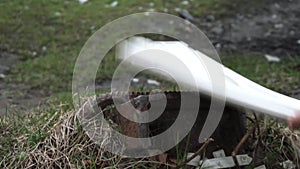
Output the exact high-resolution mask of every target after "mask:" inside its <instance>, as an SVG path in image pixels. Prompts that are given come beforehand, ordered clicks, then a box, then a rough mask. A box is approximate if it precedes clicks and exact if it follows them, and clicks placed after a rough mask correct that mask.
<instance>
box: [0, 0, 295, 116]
mask: <svg viewBox="0 0 300 169" xmlns="http://www.w3.org/2000/svg"><path fill="white" fill-rule="evenodd" d="M255 2H257V1H255ZM253 3H254V2H252V4H251V1H245V0H242V1H239V2H237V3H235V4H231V5H229V6H228V8H229V9H230V11H231V12H230V14H229V15H219V16H213V15H205V16H201V17H194V21H192V22H193V23H194V24H195V25H197V26H198V27H199V28H200V29H201V30H202V31H204V33H205V34H206V35H207V36H208V38H209V39H210V40H211V41H212V42H213V44H214V45H215V46H216V48H217V49H218V50H219V51H220V52H221V54H222V53H226V52H247V51H251V52H260V53H264V54H272V55H276V56H279V57H293V56H299V55H300V31H299V28H300V22H299V18H300V10H299V9H300V1H299V0H287V1H281V0H266V1H264V2H263V3H261V4H259V5H257V4H255V3H254V4H253ZM18 61H19V56H18V55H16V54H12V53H8V52H4V51H2V52H0V90H1V93H0V114H4V113H5V112H7V108H8V109H11V108H14V109H16V110H22V111H23V110H24V111H25V110H29V109H30V108H32V107H34V106H37V105H38V104H39V103H41V102H42V101H43V100H45V99H46V98H47V97H48V95H47V94H46V93H43V92H42V91H38V90H32V89H30V87H29V86H27V85H25V84H15V83H8V82H6V81H5V80H4V79H5V78H6V77H5V76H7V75H8V74H9V73H10V72H9V70H10V68H11V67H12V66H13V65H14V64H15V63H17V62H18ZM299 93H300V92H299ZM299 93H298V94H295V95H294V96H295V97H298V98H300V94H299Z"/></svg>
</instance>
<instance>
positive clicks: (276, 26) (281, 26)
mask: <svg viewBox="0 0 300 169" xmlns="http://www.w3.org/2000/svg"><path fill="white" fill-rule="evenodd" d="M274 27H275V28H276V29H281V28H283V24H282V23H278V24H275V25H274Z"/></svg>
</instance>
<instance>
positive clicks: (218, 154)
mask: <svg viewBox="0 0 300 169" xmlns="http://www.w3.org/2000/svg"><path fill="white" fill-rule="evenodd" d="M213 156H214V158H219V157H225V156H226V155H225V151H224V150H223V149H221V150H218V151H214V152H213Z"/></svg>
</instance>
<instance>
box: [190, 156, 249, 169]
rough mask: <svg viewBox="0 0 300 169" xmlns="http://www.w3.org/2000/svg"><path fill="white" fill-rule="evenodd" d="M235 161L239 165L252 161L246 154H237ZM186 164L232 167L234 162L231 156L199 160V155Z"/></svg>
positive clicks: (204, 166) (207, 166) (205, 166)
mask: <svg viewBox="0 0 300 169" xmlns="http://www.w3.org/2000/svg"><path fill="white" fill-rule="evenodd" d="M192 155H193V153H188V155H187V157H188V158H189V157H191V156H192ZM236 158H237V161H238V163H239V165H240V166H246V165H249V164H250V163H251V161H252V158H251V157H249V156H248V155H246V154H244V155H237V156H236ZM187 165H190V166H195V167H200V166H201V167H202V168H216V169H217V168H230V167H234V166H235V163H234V160H233V158H232V157H231V156H228V157H219V158H212V159H204V160H200V157H199V156H197V157H195V158H194V159H192V160H191V161H190V162H189V163H187Z"/></svg>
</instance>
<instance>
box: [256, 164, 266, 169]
mask: <svg viewBox="0 0 300 169" xmlns="http://www.w3.org/2000/svg"><path fill="white" fill-rule="evenodd" d="M254 169H267V168H266V166H265V165H260V166H257V167H255V168H254Z"/></svg>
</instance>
